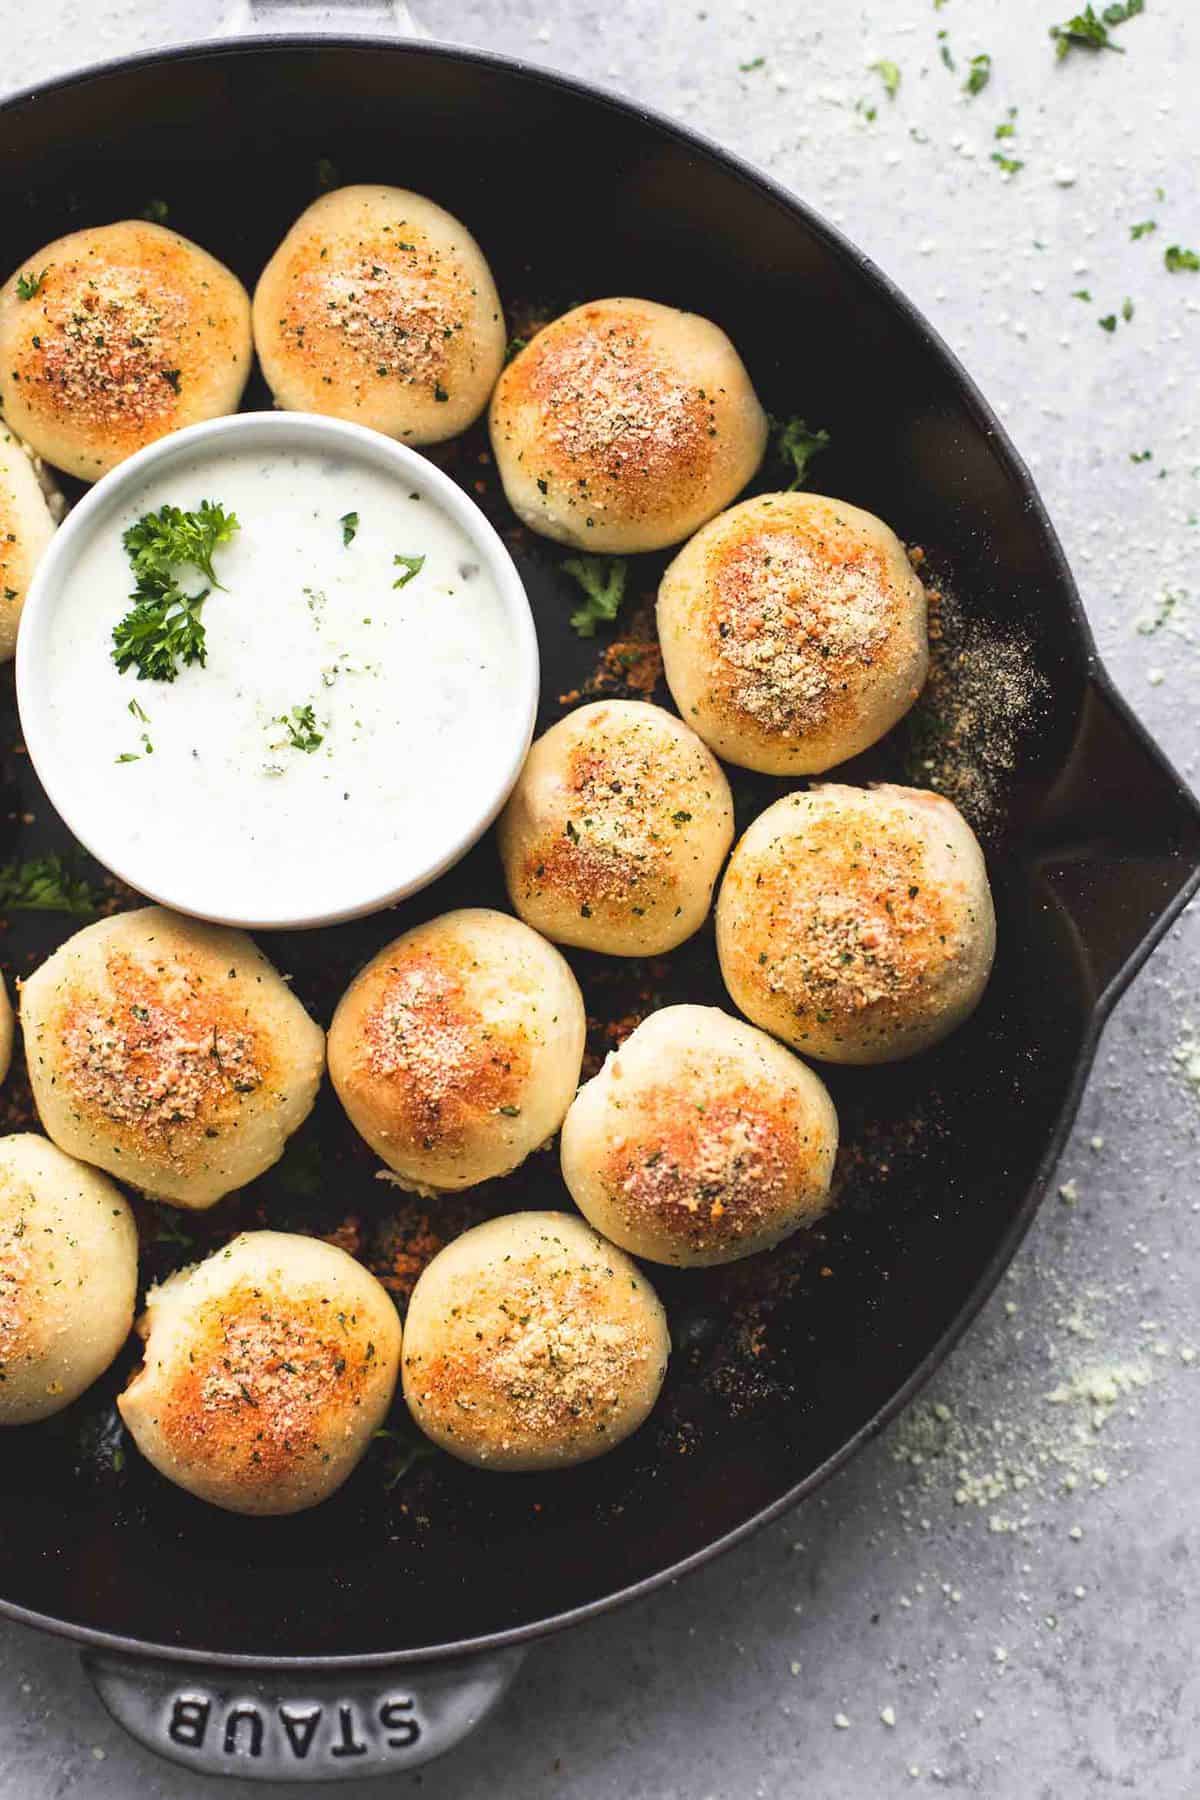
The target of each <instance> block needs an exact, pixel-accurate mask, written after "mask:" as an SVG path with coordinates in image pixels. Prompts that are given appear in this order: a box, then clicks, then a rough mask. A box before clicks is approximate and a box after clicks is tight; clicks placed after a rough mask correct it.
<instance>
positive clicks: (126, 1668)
mask: <svg viewBox="0 0 1200 1800" xmlns="http://www.w3.org/2000/svg"><path fill="white" fill-rule="evenodd" d="M524 1655H525V1648H524V1646H523V1645H520V1644H518V1645H516V1646H514V1647H512V1648H509V1649H505V1650H497V1651H494V1652H493V1653H491V1654H490V1655H480V1656H472V1657H467V1658H464V1659H463V1660H462V1661H459V1662H444V1663H428V1664H425V1665H423V1666H422V1665H420V1664H417V1665H414V1666H412V1667H408V1666H403V1665H401V1666H397V1665H395V1664H393V1665H392V1666H391V1667H390V1668H382V1669H377V1670H376V1669H370V1668H367V1669H362V1668H359V1669H354V1668H351V1669H348V1670H347V1671H346V1672H345V1673H344V1674H342V1673H337V1672H330V1671H328V1670H325V1671H322V1672H320V1673H317V1674H313V1675H306V1674H305V1673H304V1672H303V1670H301V1671H298V1672H294V1671H291V1670H280V1671H278V1672H275V1671H272V1670H269V1669H264V1670H254V1669H247V1670H244V1671H243V1670H240V1669H214V1668H207V1667H204V1666H194V1665H189V1664H185V1663H161V1662H160V1663H156V1662H149V1661H144V1660H139V1659H137V1658H135V1657H132V1656H120V1655H111V1654H110V1653H108V1652H107V1651H92V1650H85V1651H84V1652H83V1654H82V1661H83V1666H84V1668H85V1669H86V1671H87V1673H88V1675H89V1676H90V1678H91V1680H92V1683H93V1685H94V1686H95V1689H96V1692H97V1693H98V1694H99V1696H100V1698H101V1700H102V1701H103V1702H104V1705H105V1706H106V1707H107V1709H108V1711H109V1712H110V1713H111V1714H112V1716H113V1718H114V1719H115V1720H116V1721H117V1723H118V1725H123V1726H124V1728H125V1730H126V1731H128V1732H129V1733H130V1735H131V1736H132V1737H134V1738H136V1739H137V1741H138V1743H139V1744H144V1745H145V1747H146V1748H147V1749H148V1750H153V1751H154V1752H155V1753H156V1754H157V1755H158V1756H163V1757H166V1758H167V1759H168V1760H169V1761H171V1762H174V1763H179V1764H181V1765H182V1766H183V1767H184V1768H187V1769H194V1770H196V1771H197V1772H198V1773H199V1774H202V1775H235V1776H238V1777H240V1779H241V1780H243V1781H246V1780H249V1781H344V1780H347V1779H349V1778H350V1777H355V1778H357V1777H359V1776H363V1775H399V1774H402V1773H404V1772H406V1771H407V1770H409V1769H415V1768H418V1767H419V1766H420V1765H421V1764H422V1763H426V1762H431V1761H432V1760H433V1758H434V1757H435V1756H442V1755H444V1754H445V1752H446V1751H447V1750H452V1749H453V1748H454V1746H455V1745H456V1744H457V1743H459V1742H461V1740H462V1739H463V1738H465V1737H466V1736H467V1735H468V1733H469V1732H472V1731H474V1730H475V1728H476V1726H477V1725H480V1724H481V1723H482V1722H483V1720H484V1719H485V1718H486V1717H487V1715H488V1714H489V1713H490V1712H491V1710H492V1708H493V1707H494V1706H496V1705H497V1704H498V1703H499V1702H500V1700H501V1699H502V1698H503V1697H504V1695H505V1694H506V1693H507V1691H508V1688H509V1686H510V1684H511V1683H512V1681H513V1679H514V1677H515V1676H516V1673H517V1670H518V1669H519V1668H520V1666H521V1662H522V1660H523V1658H524Z"/></svg>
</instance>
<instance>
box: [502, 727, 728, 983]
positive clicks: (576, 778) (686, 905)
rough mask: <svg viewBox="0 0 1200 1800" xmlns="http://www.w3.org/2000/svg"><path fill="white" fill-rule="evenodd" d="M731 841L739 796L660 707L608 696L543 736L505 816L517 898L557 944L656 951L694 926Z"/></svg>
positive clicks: (507, 858) (507, 860)
mask: <svg viewBox="0 0 1200 1800" xmlns="http://www.w3.org/2000/svg"><path fill="white" fill-rule="evenodd" d="M732 841H733V799H732V796H731V795H730V792H729V783H728V782H727V781H726V779H725V776H724V774H723V773H722V771H721V768H720V765H719V764H718V762H717V761H716V759H715V757H714V756H713V755H712V754H711V752H710V751H709V750H707V749H706V748H705V746H704V745H703V744H702V743H701V742H700V739H699V738H698V737H697V736H696V734H695V732H694V731H690V730H689V729H688V727H687V726H686V725H684V724H682V723H681V721H680V720H679V719H677V718H676V717H675V715H674V714H673V713H669V712H665V711H664V710H663V708H662V707H661V706H650V705H647V704H646V702H644V701H641V700H601V701H597V702H596V703H595V704H594V705H592V706H581V707H579V708H578V710H577V711H575V712H572V713H568V714H567V716H566V718H565V719H560V720H559V722H558V724H557V725H552V726H551V727H550V729H549V731H547V732H546V733H545V734H544V735H543V736H542V737H540V738H538V740H537V742H536V743H535V744H534V746H533V748H532V749H531V750H530V752H529V755H528V757H527V759H526V762H525V767H524V768H523V769H522V771H521V774H520V776H519V778H518V780H517V785H516V787H515V788H514V789H513V792H512V797H511V798H510V800H509V802H508V805H507V806H506V807H505V809H504V811H503V813H502V814H501V815H500V825H499V843H500V855H501V858H502V860H503V863H504V874H505V879H506V880H507V882H508V891H509V893H510V894H511V896H512V903H513V905H514V906H515V907H516V909H517V911H518V912H519V913H520V915H521V917H522V918H523V919H524V920H525V921H526V923H527V924H529V925H532V926H533V927H534V928H535V929H536V930H538V931H543V932H545V934H546V936H547V937H550V938H554V939H555V940H556V941H557V942H558V943H560V944H575V945H577V946H579V947H580V948H581V949H584V950H603V951H606V952H607V953H608V954H609V955H610V956H654V955H658V954H659V953H660V952H662V951H664V950H671V949H673V948H674V947H675V945H676V944H681V943H682V942H683V941H684V939H685V938H689V937H691V935H692V933H693V932H694V931H698V930H699V928H700V926H701V925H702V924H703V923H704V920H705V918H706V917H707V915H708V909H709V905H710V904H711V901H712V890H713V884H714V883H715V881H716V879H717V875H718V874H719V872H720V868H721V864H722V862H723V861H724V860H725V853H726V851H727V850H728V849H729V846H730V844H731V843H732Z"/></svg>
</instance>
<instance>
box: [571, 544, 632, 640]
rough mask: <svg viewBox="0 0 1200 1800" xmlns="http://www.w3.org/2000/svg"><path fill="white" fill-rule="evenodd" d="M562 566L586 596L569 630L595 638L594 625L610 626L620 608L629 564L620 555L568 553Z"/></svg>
mask: <svg viewBox="0 0 1200 1800" xmlns="http://www.w3.org/2000/svg"><path fill="white" fill-rule="evenodd" d="M563 568H564V569H565V570H566V572H567V574H568V575H570V576H572V577H573V578H574V579H575V580H576V581H577V582H578V583H579V585H580V587H581V588H582V589H583V591H584V594H585V595H586V596H587V598H586V599H585V601H584V603H583V605H582V606H581V607H579V608H578V609H577V610H576V611H575V612H573V613H572V614H571V629H572V630H573V631H576V632H578V634H579V636H580V637H587V638H590V637H595V635H596V626H597V625H598V624H605V625H611V624H612V621H613V620H614V619H615V618H616V616H617V614H618V613H619V612H620V610H621V602H622V600H624V598H625V581H626V578H627V576H628V574H629V565H628V563H627V562H626V561H625V558H624V557H623V556H569V557H568V558H567V560H566V561H565V562H564V563H563Z"/></svg>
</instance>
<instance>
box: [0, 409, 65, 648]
mask: <svg viewBox="0 0 1200 1800" xmlns="http://www.w3.org/2000/svg"><path fill="white" fill-rule="evenodd" d="M61 506H62V495H61V494H59V493H58V491H57V489H56V488H55V487H54V485H53V483H52V482H51V481H50V480H49V478H48V476H47V475H46V474H45V471H44V469H43V468H42V465H41V464H40V463H39V462H38V461H37V460H36V458H35V457H34V456H33V454H32V452H31V451H29V450H27V449H26V447H25V445H24V444H23V443H22V442H21V440H20V438H18V437H17V435H16V433H15V432H12V431H10V430H9V429H8V426H7V425H6V424H5V423H4V420H3V419H0V662H11V660H12V658H13V657H14V656H15V655H16V653H17V627H18V626H19V624H20V623H21V609H22V608H23V606H24V605H25V596H26V594H27V593H28V592H29V584H30V582H31V581H32V580H33V572H34V570H35V569H36V568H37V566H38V563H39V562H40V561H41V557H42V551H43V550H44V549H45V548H46V545H47V544H48V543H49V542H50V539H51V538H52V537H53V536H54V528H55V525H56V524H57V521H58V518H59V517H61V511H56V508H61Z"/></svg>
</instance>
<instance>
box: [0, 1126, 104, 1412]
mask: <svg viewBox="0 0 1200 1800" xmlns="http://www.w3.org/2000/svg"><path fill="white" fill-rule="evenodd" d="M137 1254H138V1243H137V1227H136V1226H135V1225H134V1222H133V1214H132V1213H131V1212H130V1210H129V1206H128V1203H127V1202H126V1200H125V1199H124V1197H123V1195H122V1194H121V1193H119V1191H118V1190H117V1189H116V1188H115V1187H114V1186H113V1184H112V1182H111V1181H108V1180H106V1178H105V1177H104V1176H103V1175H101V1174H99V1173H98V1172H97V1171H96V1170H95V1169H89V1168H87V1167H86V1165H85V1164H83V1163H79V1162H76V1161H75V1159H74V1157H71V1156H64V1155H63V1153H62V1151H61V1150H56V1149H55V1147H54V1145H53V1144H51V1143H48V1142H47V1141H46V1139H45V1138H43V1137H35V1136H34V1135H33V1134H32V1133H21V1134H19V1135H18V1136H16V1137H6V1138H0V1425H28V1424H30V1423H32V1422H33V1421H34V1420H37V1419H47V1418H49V1417H50V1415H51V1413H56V1412H61V1411H62V1409H63V1407H64V1406H69V1405H70V1404H71V1402H72V1400H76V1399H78V1397H79V1395H80V1394H82V1393H83V1391H84V1389H85V1388H88V1387H90V1386H91V1385H92V1383H93V1381H95V1380H96V1379H97V1377H98V1376H100V1375H102V1374H103V1373H104V1371H105V1369H107V1368H108V1366H109V1364H110V1363H111V1362H112V1360H113V1358H114V1357H115V1356H116V1354H117V1352H118V1350H119V1349H120V1348H121V1345H122V1344H123V1343H124V1342H125V1339H126V1338H127V1337H128V1336H129V1327H130V1326H131V1325H132V1323H133V1303H134V1299H135V1298H136V1295H137Z"/></svg>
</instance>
